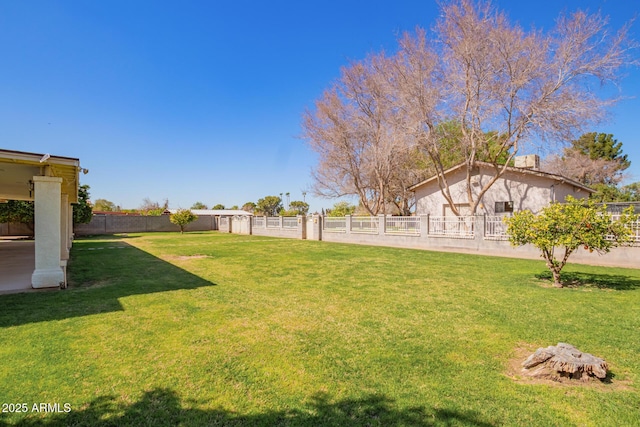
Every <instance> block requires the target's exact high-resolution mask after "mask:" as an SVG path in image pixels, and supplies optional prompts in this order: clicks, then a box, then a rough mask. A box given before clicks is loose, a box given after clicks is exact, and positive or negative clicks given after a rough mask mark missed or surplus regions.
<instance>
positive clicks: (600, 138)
mask: <svg viewBox="0 0 640 427" xmlns="http://www.w3.org/2000/svg"><path fill="white" fill-rule="evenodd" d="M571 145H572V146H573V148H574V149H575V150H577V151H579V152H580V153H582V154H585V155H587V156H589V158H590V159H591V160H597V159H604V160H614V161H615V162H617V163H618V168H617V171H623V170H625V169H627V168H628V167H629V166H631V162H630V161H629V159H628V157H627V155H626V154H624V155H623V154H622V142H618V140H617V139H614V138H613V135H612V134H610V133H597V132H589V133H585V134H584V135H582V136H580V138H578V139H577V140H575V141H571Z"/></svg>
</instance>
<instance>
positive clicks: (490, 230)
mask: <svg viewBox="0 0 640 427" xmlns="http://www.w3.org/2000/svg"><path fill="white" fill-rule="evenodd" d="M508 216H510V215H486V216H485V217H484V238H485V239H487V240H509V235H508V234H507V224H505V222H504V218H505V217H508Z"/></svg>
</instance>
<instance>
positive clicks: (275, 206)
mask: <svg viewBox="0 0 640 427" xmlns="http://www.w3.org/2000/svg"><path fill="white" fill-rule="evenodd" d="M281 210H282V199H281V198H280V197H278V196H266V197H264V198H262V199H259V200H258V204H257V205H256V212H257V213H260V214H262V215H266V216H278V214H279V213H280V211H281Z"/></svg>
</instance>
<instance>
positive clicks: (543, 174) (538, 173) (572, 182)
mask: <svg viewBox="0 0 640 427" xmlns="http://www.w3.org/2000/svg"><path fill="white" fill-rule="evenodd" d="M464 166H466V163H460V164H458V165H456V166H453V167H451V168H449V169H447V170H446V171H444V174H445V175H449V174H451V173H453V172H455V171H457V170H458V169H461V168H463V167H464ZM476 166H481V167H486V168H493V167H494V166H493V164H492V163H487V162H476ZM506 170H507V171H509V172H514V173H522V174H525V175H533V176H539V177H543V178H549V179H553V180H555V181H560V182H562V183H567V184H570V185H573V186H574V187H578V188H580V189H582V190H585V191H587V192H589V193H595V190H594V189H593V188H590V187H587V186H586V185H584V184H582V183H580V182H578V181H575V180H573V179H571V178H567V177H565V176H562V175H556V174H553V173H549V172H543V171H539V170H534V169H527V168H516V167H514V166H507V167H506ZM436 179H438V177H437V175H434V176H432V177H431V178H428V179H425V180H424V181H421V182H419V183H417V184H414V185H412V186H411V187H409V190H410V191H415V189H416V188H418V187H421V186H423V185H425V184H428V183H429V182H431V181H435V180H436Z"/></svg>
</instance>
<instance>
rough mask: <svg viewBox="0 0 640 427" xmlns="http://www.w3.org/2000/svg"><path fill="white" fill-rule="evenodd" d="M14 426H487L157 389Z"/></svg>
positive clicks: (437, 414)
mask: <svg viewBox="0 0 640 427" xmlns="http://www.w3.org/2000/svg"><path fill="white" fill-rule="evenodd" d="M15 425H16V426H23V427H31V426H58V425H61V426H62V425H65V426H96V427H102V426H176V425H185V426H211V425H223V426H246V425H250V426H275V425H287V426H325V425H330V426H371V425H381V426H433V425H466V426H478V427H484V426H487V427H488V426H491V425H493V424H491V423H487V422H483V421H481V420H480V419H479V417H478V415H477V414H475V413H474V412H470V411H465V412H460V411H454V410H448V409H427V408H424V407H416V408H408V409H398V408H396V407H395V405H394V404H393V401H392V400H391V399H388V398H386V397H384V396H378V395H372V396H368V397H364V398H361V399H345V400H341V401H339V402H333V403H332V402H330V401H329V399H328V398H327V397H326V396H325V395H316V396H314V398H313V399H312V401H311V402H310V403H309V404H308V408H307V409H306V410H304V411H302V410H290V411H269V412H264V413H254V414H238V413H234V412H229V411H225V410H224V409H213V410H203V409H195V408H184V407H182V405H181V403H180V399H179V397H178V395H177V394H176V393H175V392H174V391H172V390H168V389H155V390H152V391H149V392H147V393H145V394H144V395H143V396H142V398H141V399H140V400H139V401H137V402H134V403H132V404H131V405H129V406H126V407H122V406H118V405H117V404H116V403H115V398H114V397H112V396H103V397H100V398H98V399H96V400H94V401H93V402H91V403H89V404H88V405H87V406H86V407H84V408H82V409H76V408H71V411H70V412H69V413H62V412H61V413H54V414H47V415H45V416H44V418H42V417H41V416H40V417H39V416H38V415H34V414H33V413H31V414H30V415H29V416H28V418H26V419H23V420H21V421H19V422H18V423H17V424H15Z"/></svg>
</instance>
